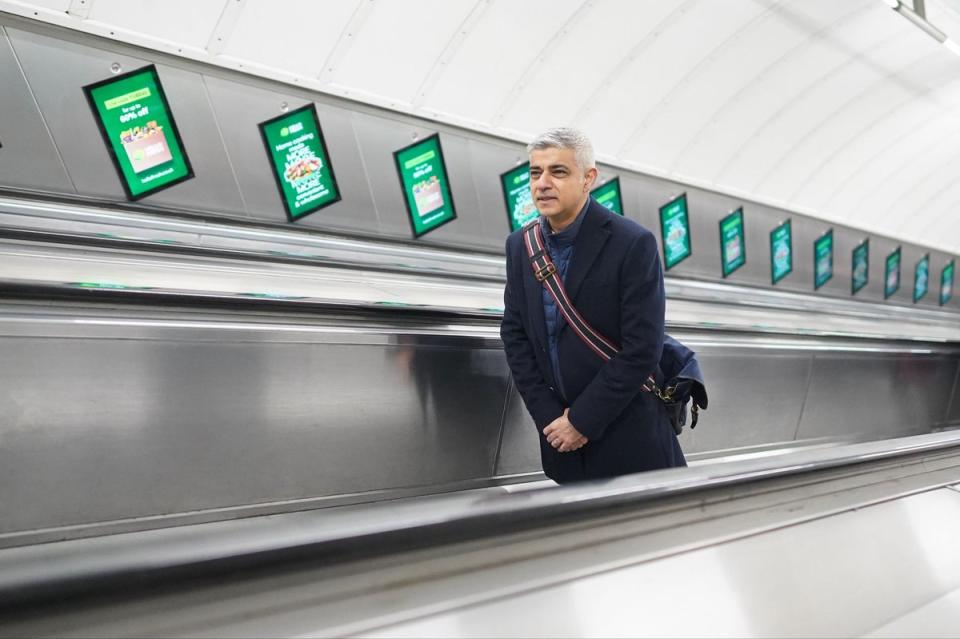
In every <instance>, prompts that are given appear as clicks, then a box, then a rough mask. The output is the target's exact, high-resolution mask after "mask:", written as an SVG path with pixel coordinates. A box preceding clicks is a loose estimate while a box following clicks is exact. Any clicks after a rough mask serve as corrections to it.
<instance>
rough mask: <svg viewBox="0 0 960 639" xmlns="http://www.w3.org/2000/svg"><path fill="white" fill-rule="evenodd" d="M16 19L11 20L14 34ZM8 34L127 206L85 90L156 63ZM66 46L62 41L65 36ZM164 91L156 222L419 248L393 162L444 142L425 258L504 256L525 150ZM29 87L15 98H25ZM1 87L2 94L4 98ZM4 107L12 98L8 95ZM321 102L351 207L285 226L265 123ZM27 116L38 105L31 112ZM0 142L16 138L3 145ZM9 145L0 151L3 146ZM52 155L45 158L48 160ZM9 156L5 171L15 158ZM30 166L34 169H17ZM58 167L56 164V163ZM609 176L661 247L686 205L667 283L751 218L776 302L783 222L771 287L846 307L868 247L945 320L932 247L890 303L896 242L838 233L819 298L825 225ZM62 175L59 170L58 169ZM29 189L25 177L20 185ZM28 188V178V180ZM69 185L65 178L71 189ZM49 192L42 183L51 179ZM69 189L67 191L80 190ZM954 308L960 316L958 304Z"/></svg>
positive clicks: (182, 65) (11, 182) (170, 66)
mask: <svg viewBox="0 0 960 639" xmlns="http://www.w3.org/2000/svg"><path fill="white" fill-rule="evenodd" d="M10 20H12V19H7V22H9V21H10ZM16 25H17V26H16V27H13V26H10V25H9V24H7V23H5V22H4V19H3V18H0V26H2V27H4V29H5V31H6V33H7V34H8V35H9V39H10V42H11V44H12V47H13V50H14V51H16V54H17V56H18V57H19V60H20V62H21V63H22V65H23V74H22V75H23V76H24V77H25V78H26V80H27V81H28V82H29V84H30V87H31V88H32V90H33V92H34V94H35V95H36V100H37V103H38V104H39V110H40V112H42V114H43V116H44V118H45V119H46V123H47V125H48V126H49V129H50V133H49V135H46V134H44V135H41V136H40V137H39V138H38V139H43V138H44V137H47V138H49V137H50V136H52V139H53V142H54V143H55V144H56V146H57V148H59V150H60V153H61V155H62V156H63V161H64V166H65V169H66V173H67V175H68V179H67V183H68V184H70V183H72V184H74V185H76V194H77V196H78V197H80V198H95V199H101V200H106V201H108V202H114V203H120V202H124V197H123V193H122V190H121V189H120V182H119V178H118V176H117V175H116V172H115V170H114V168H113V166H112V164H111V163H110V161H109V157H108V155H107V151H106V149H105V148H104V145H103V142H102V140H101V139H100V136H99V133H98V132H97V130H96V126H95V123H94V120H93V117H92V115H91V114H90V113H89V109H87V108H86V106H85V105H84V103H83V99H82V92H81V87H82V86H83V85H84V84H87V83H91V82H94V81H97V80H101V79H103V78H105V77H109V74H110V65H111V64H112V63H113V62H117V63H119V64H120V65H121V66H122V68H123V69H124V70H130V69H133V68H137V67H139V66H142V65H144V64H148V63H149V62H150V60H148V59H146V58H143V57H140V56H143V55H145V54H144V53H142V52H140V51H138V50H136V49H134V48H131V47H129V46H126V45H121V44H117V43H104V42H102V41H96V40H91V39H89V38H82V37H77V36H75V35H73V34H66V33H62V32H60V31H58V30H56V29H49V28H37V29H31V28H30V26H29V25H27V24H25V23H23V22H22V21H18V22H16ZM56 34H61V35H63V36H64V37H56ZM159 68H160V71H161V76H162V78H163V81H164V83H165V86H167V85H169V86H167V92H168V94H169V95H170V99H171V108H172V110H173V111H174V113H175V115H176V118H177V122H178V124H179V125H180V128H181V132H182V133H183V136H184V143H185V146H186V148H187V150H188V153H189V154H190V157H191V160H192V162H193V164H194V169H195V171H196V177H195V178H194V179H192V180H189V181H187V182H184V183H182V184H179V185H177V186H175V187H174V188H171V189H169V190H166V191H162V192H160V193H157V194H155V195H153V196H149V197H148V198H147V199H146V200H144V202H143V203H142V204H141V205H139V206H142V207H144V208H145V209H147V210H153V211H156V212H167V213H168V214H169V213H181V212H188V213H193V214H197V213H199V214H201V215H203V216H204V217H213V218H217V217H223V218H227V219H229V218H234V219H238V220H239V219H248V218H249V217H253V218H254V219H256V220H258V221H260V222H262V223H267V224H276V225H277V226H278V227H289V228H291V229H293V230H294V231H296V230H297V229H300V230H313V231H315V230H320V229H329V230H332V231H338V232H349V233H358V234H364V235H370V234H373V235H377V236H379V237H381V238H383V239H386V240H389V241H397V240H401V241H404V242H408V241H410V240H411V233H410V225H409V221H408V219H407V212H406V209H405V206H404V203H403V193H402V190H401V188H400V184H399V180H398V177H397V172H396V169H395V167H394V164H393V151H395V150H397V149H399V148H402V147H404V146H406V145H408V144H409V143H411V142H413V141H414V136H417V139H423V138H424V137H425V136H427V135H430V134H432V133H435V132H439V134H440V136H441V143H442V145H443V149H444V154H445V161H446V164H447V168H448V172H449V174H450V175H449V177H450V185H451V188H452V194H453V199H454V202H455V204H456V208H457V212H458V219H457V220H455V221H453V222H451V223H449V224H447V225H444V226H443V227H441V228H439V229H437V230H435V231H434V232H431V233H429V234H427V235H425V236H423V237H422V238H421V239H420V240H418V241H417V243H418V244H419V245H435V246H437V245H442V246H448V247H455V248H460V249H464V250H480V251H493V252H499V251H500V250H501V248H502V246H503V239H504V236H505V234H506V215H505V212H504V210H503V203H502V193H501V188H500V185H499V183H498V180H497V177H498V176H499V174H500V173H501V172H502V171H504V170H505V169H506V168H509V167H510V166H513V165H514V163H515V162H516V159H517V157H518V156H520V157H521V159H522V157H523V149H522V146H523V145H522V143H520V142H519V141H517V142H511V141H508V140H503V139H501V138H495V137H492V136H486V135H483V134H480V133H477V132H473V131H467V130H463V129H458V128H456V127H452V126H449V125H442V124H439V123H436V122H432V121H430V120H428V119H425V118H416V117H413V116H409V115H405V114H400V113H395V112H391V111H389V110H386V109H380V108H375V107H369V106H361V105H357V104H351V103H348V102H345V101H344V100H340V99H336V98H333V97H331V96H325V95H322V94H318V93H313V92H308V91H303V90H299V89H296V88H295V87H290V86H286V85H283V84H281V83H271V82H269V81H265V80H256V81H252V80H251V79H250V78H249V77H246V76H244V75H242V74H240V73H233V72H230V71H225V70H218V71H217V73H216V74H212V73H207V72H206V70H205V69H203V68H202V67H198V66H196V65H194V64H192V63H189V62H188V61H182V60H176V59H171V58H164V59H163V61H162V62H161V63H160V65H159ZM18 73H19V70H16V71H15V73H14V78H13V83H12V86H13V90H12V91H11V92H10V95H11V96H16V97H11V98H10V100H19V101H21V102H22V101H23V100H24V99H25V97H24V94H23V87H22V79H21V80H19V81H18V80H17V79H16V75H17V74H18ZM18 84H20V85H21V86H20V87H18V86H17V85H18ZM5 86H6V85H5ZM5 95H6V92H5ZM310 101H313V102H314V103H315V104H316V106H317V109H318V112H319V114H320V117H321V120H322V122H321V124H322V125H323V127H324V132H325V135H326V137H327V139H328V144H329V147H330V153H331V161H332V163H333V165H334V166H335V167H337V178H338V182H339V183H340V185H341V189H342V191H343V195H344V198H343V201H341V202H338V203H336V204H333V205H332V206H330V207H329V208H327V209H324V210H323V211H321V212H319V213H317V214H314V215H311V216H308V217H306V218H304V219H303V220H302V221H301V222H299V223H297V224H296V225H289V224H287V223H286V221H285V218H284V216H283V214H282V209H281V208H280V203H279V197H278V194H277V193H276V188H275V185H273V184H272V182H271V176H270V169H269V165H268V163H267V162H266V160H265V153H264V152H263V149H262V144H261V143H260V141H259V139H258V132H257V129H256V124H257V122H259V121H262V120H263V118H265V117H268V116H270V115H276V114H277V113H278V112H279V109H280V107H281V104H282V103H283V102H287V103H288V104H289V105H290V106H295V105H299V104H303V103H306V102H310ZM4 106H5V108H4V109H2V110H0V130H3V131H7V130H13V131H15V133H14V134H13V135H12V137H11V138H10V139H12V140H14V141H15V140H16V139H17V136H18V135H19V132H20V131H21V130H22V131H28V130H30V128H31V127H34V128H36V115H35V114H34V115H30V114H29V111H30V109H29V108H28V109H27V112H24V111H23V109H19V108H6V107H7V106H9V104H8V103H4ZM27 106H29V104H28V105H27ZM4 135H10V134H8V133H5V134H4ZM0 141H2V140H0ZM14 148H17V149H21V150H22V153H18V154H17V160H16V162H17V163H18V164H20V165H21V166H25V167H29V166H48V165H51V163H50V160H51V158H50V157H49V155H50V154H49V146H46V147H45V146H44V145H42V144H41V145H36V146H35V147H32V148H28V149H23V148H22V146H15V147H14ZM45 148H46V150H44V149H45ZM4 151H5V152H4V153H0V161H3V158H4V157H12V154H8V153H6V149H4ZM30 155H35V156H36V157H32V158H30V157H20V156H30ZM53 164H54V165H55V163H53ZM601 171H602V174H603V175H604V176H605V177H607V178H609V177H613V176H614V175H616V176H619V177H620V179H621V186H622V189H623V197H624V206H625V209H626V213H627V216H628V217H631V218H633V219H636V220H637V221H639V222H640V223H642V224H643V225H644V226H646V227H647V228H649V229H650V230H651V231H653V232H654V233H655V235H657V236H658V237H659V235H660V232H659V221H658V209H659V207H660V206H661V205H662V204H664V203H665V202H666V201H667V200H668V199H669V198H670V197H671V196H673V195H677V194H679V193H682V192H686V193H687V194H688V199H689V205H690V221H691V227H692V228H691V233H692V238H693V255H692V257H690V258H689V259H687V260H686V261H684V262H682V263H681V264H679V265H678V266H677V267H675V269H673V270H671V272H670V275H675V276H677V277H691V278H697V279H706V280H712V281H718V280H720V279H721V275H720V265H719V229H718V226H717V223H718V221H719V219H720V218H721V217H723V216H724V215H726V214H727V213H728V212H729V211H730V210H733V209H735V208H737V207H740V206H743V208H744V213H745V216H746V217H745V224H746V234H747V237H746V252H747V263H746V265H745V266H744V267H743V268H741V269H740V270H738V271H737V272H736V273H734V274H733V275H731V277H730V278H729V279H728V280H727V281H728V282H730V283H733V284H740V285H747V286H751V287H759V288H761V289H767V290H770V289H772V288H774V287H772V286H771V284H770V274H769V271H770V268H769V265H770V256H769V243H768V237H769V231H770V229H772V228H773V227H774V226H775V225H776V224H777V223H778V222H780V221H781V220H784V219H787V218H790V219H792V220H793V231H794V272H793V273H792V274H791V275H789V276H788V277H787V278H786V279H784V280H782V281H781V282H780V283H779V284H778V285H777V286H776V287H775V288H776V290H778V291H793V292H803V293H808V294H812V295H813V296H814V297H817V298H820V299H825V298H831V297H833V298H838V299H849V297H850V277H849V276H850V272H849V270H850V251H851V249H852V248H853V246H855V245H856V244H858V243H859V242H860V241H861V240H862V239H863V238H864V237H867V236H870V237H871V259H870V262H871V264H870V266H871V269H870V283H869V284H868V286H867V288H866V289H864V290H862V291H861V292H860V293H859V294H858V295H857V298H858V299H861V300H866V301H870V302H874V303H878V304H883V305H885V306H891V307H893V306H896V305H901V306H902V307H904V308H922V309H935V308H937V306H938V304H937V297H938V296H937V295H936V291H935V290H934V289H935V288H936V286H935V285H936V284H937V283H938V279H939V273H940V270H941V269H942V267H943V265H944V264H945V263H947V261H948V260H949V259H951V256H950V255H947V254H945V253H942V252H938V251H931V252H930V253H931V262H930V264H931V270H930V275H931V291H930V292H929V293H928V294H927V295H926V296H925V297H924V298H923V299H922V300H921V301H920V302H919V303H917V304H916V305H914V304H913V303H912V299H911V297H912V296H911V292H912V285H913V267H914V264H915V263H916V261H917V259H919V258H920V256H921V255H923V254H924V253H925V252H927V251H926V250H925V249H924V248H923V247H920V246H915V245H910V244H903V258H902V260H903V261H902V275H901V281H902V285H901V289H900V291H899V292H898V293H897V294H896V295H895V296H894V297H893V298H892V299H891V300H889V301H884V299H883V287H882V280H883V260H884V258H885V257H886V255H887V253H889V251H890V250H892V249H893V248H895V247H896V246H897V245H899V244H900V243H899V242H897V241H895V240H894V239H890V238H883V237H877V236H874V235H870V234H868V233H865V232H863V231H862V230H857V229H852V228H848V227H844V226H841V225H832V227H833V228H834V241H835V251H834V272H835V274H834V277H833V279H832V280H831V281H830V282H828V283H827V284H826V285H825V286H824V287H823V288H822V289H820V290H819V291H817V292H815V293H813V291H812V288H813V286H812V241H813V240H814V239H815V238H816V237H819V235H820V234H822V233H823V232H824V231H825V230H827V228H829V227H830V225H827V224H825V223H823V222H822V221H820V220H816V219H814V218H810V217H805V216H801V215H797V214H792V213H791V212H790V211H786V210H783V209H778V208H775V207H770V206H765V205H759V204H755V203H752V202H750V201H748V200H745V199H741V198H736V197H732V196H728V195H723V194H718V193H714V192H711V191H708V190H704V189H697V188H692V187H688V186H686V185H683V184H680V183H675V182H671V181H668V180H663V179H659V178H654V177H651V176H647V175H644V174H641V173H638V172H634V171H629V170H625V169H618V168H617V167H611V166H607V165H602V166H601ZM53 172H54V173H56V172H57V169H54V171H53ZM8 175H9V176H10V177H9V178H7V180H4V182H3V183H2V184H0V186H7V187H10V188H12V189H18V190H27V191H28V192H32V193H37V192H38V191H49V190H56V191H59V192H64V191H63V189H64V188H66V185H64V184H63V182H62V181H60V179H59V178H51V179H54V180H55V182H56V183H50V184H46V186H44V185H40V186H38V185H37V184H36V183H35V182H34V181H32V180H34V178H33V177H30V176H32V175H34V173H33V172H32V171H31V172H29V175H22V174H21V172H14V173H9V174H8ZM18 176H20V177H18ZM21 177H22V179H21ZM65 177H66V176H65ZM44 179H45V178H44ZM72 190H73V188H72V187H69V188H68V189H67V191H66V192H70V191H72ZM948 306H949V308H951V309H954V310H956V309H960V295H957V296H954V299H953V300H951V302H950V303H949V305H948Z"/></svg>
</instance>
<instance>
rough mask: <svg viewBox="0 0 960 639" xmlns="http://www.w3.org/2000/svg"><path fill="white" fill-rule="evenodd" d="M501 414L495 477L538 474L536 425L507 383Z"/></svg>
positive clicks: (515, 390) (538, 449)
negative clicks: (506, 395) (504, 402)
mask: <svg viewBox="0 0 960 639" xmlns="http://www.w3.org/2000/svg"><path fill="white" fill-rule="evenodd" d="M509 392H510V396H509V398H508V399H507V406H506V410H505V411H504V415H503V437H502V440H501V443H500V454H499V456H498V458H497V468H496V474H497V475H515V474H521V473H539V472H542V467H541V464H540V444H539V437H538V435H537V426H536V424H534V423H533V419H531V417H530V414H529V413H528V412H527V407H526V406H524V404H523V399H522V398H521V397H520V394H519V393H518V392H517V389H516V387H515V386H514V385H513V384H510V391H509Z"/></svg>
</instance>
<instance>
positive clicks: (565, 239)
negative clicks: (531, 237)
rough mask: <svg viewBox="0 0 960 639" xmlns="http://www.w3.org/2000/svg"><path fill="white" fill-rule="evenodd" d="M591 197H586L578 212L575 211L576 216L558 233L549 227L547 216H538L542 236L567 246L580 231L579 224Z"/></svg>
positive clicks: (581, 222)
mask: <svg viewBox="0 0 960 639" xmlns="http://www.w3.org/2000/svg"><path fill="white" fill-rule="evenodd" d="M590 200H591V198H589V197H588V198H587V201H586V202H585V203H584V204H583V208H582V209H580V212H579V213H577V217H576V218H575V219H574V220H573V223H572V224H570V226H568V227H567V228H565V229H563V230H562V231H560V232H559V233H554V232H553V229H551V228H550V223H549V222H547V218H545V217H543V216H542V215H541V216H540V225H541V228H542V229H543V234H544V236H546V237H547V239H548V240H553V241H555V242H556V243H557V244H558V245H560V246H569V245H571V244H573V242H574V241H575V240H576V239H577V233H579V232H580V226H581V225H583V218H584V217H585V216H584V213H586V212H587V208H588V207H589V206H590Z"/></svg>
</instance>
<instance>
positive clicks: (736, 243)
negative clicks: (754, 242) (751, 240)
mask: <svg viewBox="0 0 960 639" xmlns="http://www.w3.org/2000/svg"><path fill="white" fill-rule="evenodd" d="M746 263H747V245H746V235H745V234H744V231H743V209H742V208H739V209H737V210H736V211H734V212H733V213H731V214H730V215H728V216H726V217H725V218H723V219H722V220H720V266H721V268H722V270H723V276H724V277H727V276H728V275H730V274H731V273H733V272H734V271H736V270H737V269H738V268H740V267H741V266H743V265H744V264H746Z"/></svg>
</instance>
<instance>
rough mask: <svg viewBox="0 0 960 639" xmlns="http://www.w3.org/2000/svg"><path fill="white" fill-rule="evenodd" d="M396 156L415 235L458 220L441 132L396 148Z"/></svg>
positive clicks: (394, 154) (395, 159) (394, 155)
mask: <svg viewBox="0 0 960 639" xmlns="http://www.w3.org/2000/svg"><path fill="white" fill-rule="evenodd" d="M393 159H394V161H395V162H396V163H397V173H399V175H400V183H401V184H402V185H403V196H404V202H406V204H407V214H408V215H409V216H410V227H411V229H412V230H413V236H414V237H420V236H421V235H423V234H424V233H429V232H430V231H432V230H434V229H436V228H438V227H440V226H443V225H444V224H446V223H447V222H450V221H452V220H455V219H457V211H456V209H454V207H453V196H452V195H451V194H450V181H449V180H448V178H447V167H446V165H445V164H444V162H443V150H442V149H441V148H440V135H439V134H437V133H435V134H433V135H431V136H430V137H428V138H426V139H424V140H421V141H420V142H417V143H415V144H411V145H410V146H408V147H405V148H402V149H400V150H399V151H394V152H393Z"/></svg>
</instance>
